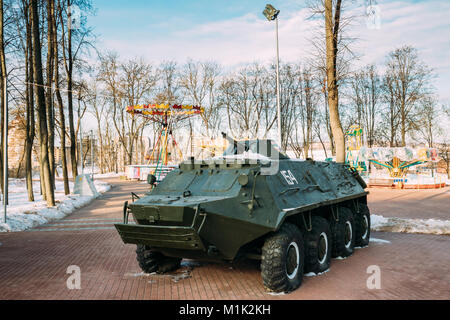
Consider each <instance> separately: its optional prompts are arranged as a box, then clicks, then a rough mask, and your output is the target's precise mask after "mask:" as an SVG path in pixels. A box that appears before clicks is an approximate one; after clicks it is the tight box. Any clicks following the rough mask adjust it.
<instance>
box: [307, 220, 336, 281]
mask: <svg viewBox="0 0 450 320" xmlns="http://www.w3.org/2000/svg"><path fill="white" fill-rule="evenodd" d="M311 226H312V229H311V231H309V232H308V231H307V232H306V233H305V246H306V250H305V253H306V257H305V273H308V272H314V273H316V274H318V273H321V272H325V271H327V270H328V269H329V268H330V263H331V251H332V248H333V245H332V244H333V241H332V236H331V230H330V225H329V223H328V221H327V219H325V218H322V217H319V216H313V217H311ZM324 246H325V248H324ZM322 250H323V251H325V252H323V251H322Z"/></svg>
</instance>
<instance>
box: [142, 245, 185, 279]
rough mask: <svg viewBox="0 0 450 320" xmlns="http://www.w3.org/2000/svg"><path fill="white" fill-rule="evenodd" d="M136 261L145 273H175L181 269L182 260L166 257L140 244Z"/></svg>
mask: <svg viewBox="0 0 450 320" xmlns="http://www.w3.org/2000/svg"><path fill="white" fill-rule="evenodd" d="M136 259H137V261H138V263H139V266H140V267H141V269H142V271H144V272H145V273H153V272H157V273H166V272H170V271H174V270H176V269H178V268H179V267H180V263H181V259H180V258H172V257H166V256H164V255H163V254H162V253H160V252H156V251H153V250H152V249H151V248H149V247H147V246H145V245H142V244H138V245H137V248H136Z"/></svg>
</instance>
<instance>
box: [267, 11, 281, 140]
mask: <svg viewBox="0 0 450 320" xmlns="http://www.w3.org/2000/svg"><path fill="white" fill-rule="evenodd" d="M279 13H280V10H277V9H275V8H274V7H273V6H272V5H271V4H268V5H266V8H265V9H264V11H263V15H264V16H265V17H266V18H267V20H269V21H273V20H275V33H276V41H277V70H276V72H277V118H278V144H279V147H280V148H281V149H283V146H282V143H281V142H282V141H281V107H280V49H279V44H278V14H279Z"/></svg>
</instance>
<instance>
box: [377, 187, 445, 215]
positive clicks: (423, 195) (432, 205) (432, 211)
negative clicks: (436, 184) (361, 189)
mask: <svg viewBox="0 0 450 320" xmlns="http://www.w3.org/2000/svg"><path fill="white" fill-rule="evenodd" d="M368 190H369V192H370V193H369V196H368V201H369V207H370V211H371V213H372V214H378V215H383V216H385V217H397V218H417V219H429V218H436V219H440V220H450V187H445V188H442V189H425V190H415V189H405V190H400V189H387V188H369V189H368Z"/></svg>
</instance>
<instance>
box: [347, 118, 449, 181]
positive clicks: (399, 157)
mask: <svg viewBox="0 0 450 320" xmlns="http://www.w3.org/2000/svg"><path fill="white" fill-rule="evenodd" d="M362 137H363V130H362V129H361V128H360V127H359V126H357V125H352V126H351V127H350V128H349V130H348V131H347V132H346V146H347V152H346V163H347V164H348V165H349V166H350V167H352V168H355V169H356V170H358V172H359V173H360V174H366V173H368V172H367V171H368V168H367V165H366V163H367V162H369V163H373V164H376V165H378V166H381V167H384V168H386V169H387V170H388V173H389V177H390V178H391V179H393V180H392V181H394V183H396V184H397V185H398V186H400V187H404V184H405V182H406V181H408V177H407V173H408V170H409V169H410V168H412V167H414V166H417V165H421V164H424V163H427V162H436V161H438V154H437V151H436V149H434V148H419V149H412V148H408V147H402V148H367V147H365V146H364V145H363V140H362ZM416 179H418V177H416ZM409 180H412V179H411V177H409ZM416 181H418V180H416ZM433 184H435V185H436V183H435V182H433ZM438 185H441V183H438ZM417 187H418V188H419V182H417Z"/></svg>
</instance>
